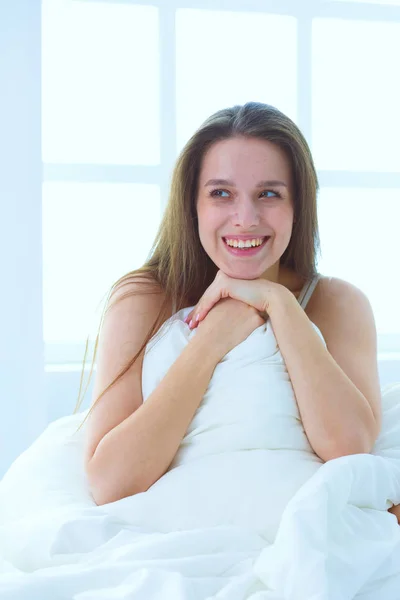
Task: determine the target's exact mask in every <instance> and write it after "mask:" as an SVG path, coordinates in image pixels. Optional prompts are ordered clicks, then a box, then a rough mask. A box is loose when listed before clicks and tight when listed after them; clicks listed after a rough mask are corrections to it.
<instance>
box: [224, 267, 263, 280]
mask: <svg viewBox="0 0 400 600" xmlns="http://www.w3.org/2000/svg"><path fill="white" fill-rule="evenodd" d="M219 269H220V270H221V271H222V272H223V273H225V274H226V275H228V277H232V279H259V278H260V277H261V276H262V274H263V273H264V272H265V271H266V269H264V268H260V267H256V266H255V265H254V266H251V265H248V266H241V267H240V268H238V267H232V266H230V267H228V266H224V265H222V266H221V267H219Z"/></svg>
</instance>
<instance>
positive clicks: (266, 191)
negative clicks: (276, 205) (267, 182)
mask: <svg viewBox="0 0 400 600" xmlns="http://www.w3.org/2000/svg"><path fill="white" fill-rule="evenodd" d="M262 193H263V194H273V196H270V195H268V196H266V198H277V197H278V196H279V194H278V192H274V191H273V190H264V191H263V192H262Z"/></svg>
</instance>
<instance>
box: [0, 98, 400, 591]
mask: <svg viewBox="0 0 400 600" xmlns="http://www.w3.org/2000/svg"><path fill="white" fill-rule="evenodd" d="M317 189H318V181H317V176H316V172H315V168H314V163H313V160H312V156H311V153H310V150H309V148H308V145H307V142H306V140H305V139H304V137H303V135H302V133H301V132H300V130H299V129H298V127H297V126H296V125H295V124H294V123H293V122H292V121H291V120H290V119H289V118H288V117H286V116H285V115H284V114H282V113H281V112H280V111H279V110H277V109H276V108H274V107H271V106H268V105H265V104H261V103H255V102H250V103H247V104H245V105H243V106H233V107H231V108H227V109H223V110H220V111H218V112H217V113H215V114H214V115H212V116H210V117H209V118H208V119H207V120H206V121H205V123H203V124H202V125H201V126H200V127H199V129H198V130H197V131H196V132H195V134H194V135H193V136H192V138H191V139H190V140H189V141H188V143H187V144H186V146H185V147H184V149H183V151H182V153H181V155H180V156H179V157H178V160H177V163H176V166H175V169H174V172H173V177H172V184H171V193H170V198H169V202H168V204H167V207H166V210H165V213H164V216H163V220H162V222H161V225H160V228H159V231H158V234H157V237H156V239H155V242H154V245H153V248H152V252H151V255H150V257H149V259H148V260H147V261H146V262H145V264H144V265H143V267H142V268H141V269H138V270H136V271H132V272H130V273H128V274H127V275H125V276H124V277H122V278H121V279H120V280H118V281H117V282H116V283H115V284H114V285H113V286H112V289H111V291H110V295H109V298H108V299H107V303H106V310H105V314H104V315H103V319H102V322H101V325H100V328H101V331H100V334H99V336H98V337H97V340H96V347H95V355H94V359H95V358H96V349H97V342H98V343H99V352H98V361H97V373H96V380H95V386H94V392H93V396H94V397H93V401H92V406H91V408H90V410H88V411H87V413H86V414H85V415H79V414H78V415H72V416H71V419H70V418H69V417H68V418H67V421H64V422H63V423H62V424H57V426H56V427H54V429H53V430H52V431H53V432H55V433H54V436H53V440H54V439H55V438H56V434H58V433H60V430H61V429H62V427H65V432H66V433H65V432H64V433H65V438H62V436H61V439H63V442H62V444H61V446H62V452H64V451H65V454H63V456H64V457H66V458H65V464H67V465H70V464H71V463H72V462H73V461H71V459H70V457H71V456H72V455H71V452H72V450H71V436H70V434H71V433H75V434H78V433H79V432H78V431H76V426H77V425H78V423H79V421H82V422H81V424H80V430H82V429H83V431H82V432H81V433H79V435H80V437H79V436H78V437H77V438H75V440H77V441H78V444H77V446H76V447H75V450H76V457H75V458H76V460H75V462H74V463H73V468H74V469H75V470H76V475H74V473H73V469H71V471H67V472H68V477H70V478H71V479H70V480H68V483H71V482H74V483H75V484H76V488H74V489H75V490H79V491H80V492H81V493H82V495H83V496H84V497H85V494H86V496H87V497H86V499H85V502H82V496H77V495H76V494H75V492H74V493H72V492H73V486H72V485H69V486H68V490H67V493H66V494H65V495H64V496H62V497H60V496H57V497H56V496H55V494H54V493H53V488H54V485H55V480H56V481H58V479H57V477H63V476H64V466H65V464H64V463H63V464H62V465H61V468H60V464H61V461H60V462H57V461H56V460H55V459H54V462H53V463H51V461H52V460H53V456H54V455H55V454H54V453H53V452H52V445H51V444H50V443H48V444H47V445H46V444H44V443H43V444H42V445H40V444H39V445H38V446H37V448H36V450H37V452H38V453H39V454H40V457H41V461H44V462H45V461H46V460H47V461H48V462H47V463H46V464H49V462H50V463H51V464H53V467H54V469H53V470H51V469H48V470H47V471H46V472H47V473H49V474H50V475H49V477H48V481H47V488H46V487H45V489H44V490H43V491H42V497H39V499H38V500H36V504H37V506H40V511H39V517H38V516H36V518H35V519H34V521H33V523H32V526H31V527H25V524H26V522H27V521H26V519H25V515H24V520H23V521H22V523H23V525H21V523H20V522H19V521H18V520H17V519H15V518H13V519H8V523H6V524H4V525H3V526H2V527H0V538H1V540H2V549H3V547H4V556H1V555H0V568H2V564H1V559H2V558H3V559H4V560H5V561H9V562H12V561H14V563H15V564H17V565H21V564H23V566H24V569H25V570H26V571H28V572H32V571H35V569H37V568H38V565H39V566H40V567H45V568H43V569H42V570H41V575H40V576H39V574H37V573H36V572H34V573H33V575H34V576H35V577H34V579H33V578H32V579H31V580H29V575H30V573H24V576H25V578H24V580H23V582H22V584H23V585H25V584H27V582H29V581H31V582H33V584H34V585H35V586H36V587H35V590H36V591H38V592H39V586H40V584H41V582H43V589H42V590H41V592H43V593H41V594H40V596H41V597H44V596H45V595H46V594H45V593H44V591H46V593H47V592H50V589H49V587H48V585H53V589H55V587H56V585H57V584H59V583H60V580H61V578H62V577H63V573H64V575H65V572H66V571H65V570H64V569H63V568H62V567H63V566H64V564H65V565H67V564H68V569H67V571H68V575H69V577H70V581H68V584H69V587H68V589H70V590H71V594H72V593H73V594H74V596H75V597H78V595H79V596H80V595H82V594H81V592H82V593H83V595H84V596H85V597H86V595H87V594H86V593H85V592H88V593H89V595H90V597H93V598H95V597H96V598H97V597H98V595H97V590H94V591H93V587H91V586H93V581H94V580H96V584H97V577H98V573H97V572H96V574H95V573H94V572H92V571H90V572H89V568H88V565H89V563H90V565H92V567H93V569H95V568H96V569H97V571H98V567H99V561H100V562H101V563H102V564H101V571H102V572H103V571H104V573H105V575H104V579H103V584H104V586H105V585H107V586H108V587H107V589H108V590H110V588H109V585H110V581H112V582H115V581H117V582H119V581H121V582H122V585H123V586H125V585H126V586H131V587H129V591H127V594H129V596H132V594H133V595H134V596H135V598H136V597H138V599H140V598H143V599H147V598H149V597H155V596H156V597H160V598H164V597H166V598H169V597H171V594H172V596H173V597H174V598H175V597H179V600H191V599H192V598H194V597H195V596H196V597H197V598H206V597H207V598H215V597H217V596H218V597H222V596H223V597H225V598H231V597H233V596H232V594H234V596H235V598H237V600H252V598H254V597H255V595H257V597H258V595H259V594H258V592H261V594H262V595H263V592H265V594H267V595H268V597H270V592H271V590H274V592H275V591H276V592H277V593H276V594H275V593H274V592H273V595H274V597H279V598H283V597H291V598H296V599H297V598H298V599H299V600H308V599H309V598H311V597H322V596H321V594H322V595H323V594H324V593H325V591H326V590H334V592H335V593H336V590H339V591H338V593H337V594H336V596H335V597H339V596H340V597H343V598H344V597H346V598H354V597H355V594H356V593H358V591H359V590H361V588H362V587H363V585H364V583H365V584H366V586H368V585H369V584H370V583H371V582H370V579H371V577H372V576H371V577H370V578H369V576H368V573H367V575H366V572H367V569H366V567H365V565H366V564H367V565H369V568H370V570H371V572H372V573H373V577H375V572H376V569H377V568H378V566H379V565H382V564H383V563H385V562H386V563H387V562H388V561H387V557H388V556H394V558H393V561H392V562H391V563H390V565H389V567H388V570H386V571H385V574H382V572H381V571H380V572H379V574H378V575H376V579H377V580H379V582H380V584H381V582H382V579H383V576H384V575H385V577H387V578H388V579H390V577H389V571H390V569H391V573H390V574H391V575H392V576H393V577H395V578H396V594H398V589H399V586H400V568H397V567H398V564H396V559H397V558H398V559H399V562H400V537H399V535H400V530H399V528H398V526H397V522H396V519H395V516H394V514H391V513H392V512H394V513H395V514H396V510H397V509H396V508H394V509H393V511H391V513H389V512H388V511H387V509H388V508H390V506H392V505H394V504H396V505H397V504H398V503H399V502H400V477H399V470H398V469H396V466H395V464H394V463H395V459H397V458H398V457H397V456H396V453H398V455H399V456H400V448H397V446H396V447H395V448H390V446H395V445H396V443H398V442H396V441H393V438H395V437H396V435H397V434H396V432H397V430H400V422H399V421H400V419H399V418H398V415H399V413H400V404H399V405H398V407H397V409H396V410H397V412H396V413H394V412H393V413H392V414H393V415H394V416H393V417H392V421H395V422H396V423H397V422H399V424H398V425H396V427H397V429H396V432H395V434H394V435H391V436H389V437H390V443H389V442H388V439H387V437H386V438H384V439H383V440H381V442H382V443H381V446H380V453H379V452H378V456H374V455H373V451H376V448H375V446H376V442H377V439H378V436H379V433H380V429H381V426H382V422H383V421H382V409H381V393H380V389H379V378H378V370H377V353H376V331H375V324H374V318H373V314H372V310H371V306H370V304H369V301H368V299H367V298H366V297H365V295H364V294H363V293H361V292H360V290H358V289H357V288H356V287H355V286H353V285H351V284H350V283H348V282H346V281H342V280H339V279H335V278H330V277H324V276H321V275H320V274H319V273H318V272H317V269H316V254H317V250H318V242H319V239H318V221H317V205H316V199H317ZM94 359H93V360H94ZM393 398H394V400H395V399H396V398H395V397H393ZM393 406H394V401H393ZM78 408H79V402H78V406H77V409H78ZM77 409H76V411H77ZM396 415H397V417H396ZM82 416H84V418H83V419H82ZM83 425H86V427H83ZM73 428H74V429H75V431H73ZM386 428H387V427H386ZM384 433H387V431H386V432H384ZM389 433H391V432H389ZM388 448H389V451H388ZM378 450H379V446H378ZM68 453H70V454H68ZM33 454H34V453H29V452H28V455H27V458H28V459H29V460H31V459H32V456H33ZM354 455H358V456H354ZM25 458H26V457H25ZM335 459H340V460H335ZM29 460H27V462H26V463H25V472H24V468H21V476H20V488H23V486H24V485H25V482H26V479H27V474H28V471H29V472H31V464H30V463H29ZM44 462H42V463H41V467H42V466H43V464H44ZM33 463H35V461H33V460H32V464H33ZM38 463H39V461H38V462H37V463H35V464H38ZM21 464H22V467H23V465H24V462H23V461H21V463H20V466H21ZM79 469H81V470H79ZM54 473H56V474H57V476H56V475H54ZM60 473H61V475H59V474H60ZM68 477H67V476H66V478H67V479H68ZM74 477H75V479H74ZM371 482H372V485H371ZM31 487H32V489H34V490H36V489H37V487H38V486H37V485H36V482H35V484H33V485H32V486H31ZM49 490H51V493H49ZM71 490H72V491H71ZM39 496H40V495H39ZM55 497H56V500H59V501H60V504H59V505H58V506H57V507H54V505H51V503H52V502H55V500H54V498H55ZM0 500H2V498H1V497H0ZM3 500H4V499H3ZM12 500H14V499H13V498H12V499H11V500H10V502H9V504H8V507H9V510H10V513H11V516H12V515H13V514H14V513H13V511H14V506H13V504H14V503H13V502H12ZM61 502H63V503H64V504H62V505H61ZM17 504H18V503H17ZM5 506H6V503H5V502H4V501H3V503H2V504H1V507H2V509H1V510H0V516H1V515H3V514H4V510H3V509H4V508H5ZM99 506H101V508H99ZM50 508H51V515H52V518H51V519H49V518H48V515H49V514H50V512H49V510H47V509H50ZM58 509H60V510H58ZM40 515H43V519H41V517H40ZM15 523H16V525H15ZM85 526H87V527H85ZM3 539H7V540H8V542H7V543H8V546H7V544H5V545H3ZM105 541H106V543H104V542H105ZM321 548H323V551H321ZM355 549H356V550H355ZM85 553H87V554H89V559H88V561H87V562H88V564H84V558H85ZM346 553H347V554H346ZM94 559H95V560H94ZM327 563H328V564H330V565H331V566H332V568H331V569H326V568H325V567H326V564H327ZM76 565H77V567H76V570H78V573H79V575H80V577H71V574H72V572H73V573H74V575H75V574H76V570H75V571H73V569H75V566H76ZM51 567H54V571H53V570H51V571H50V568H51ZM60 567H61V568H60ZM385 568H386V567H385ZM79 569H81V571H79ZM123 569H125V570H123ZM189 572H190V575H188V573H189ZM353 572H354V575H353ZM315 573H318V577H315ZM350 573H351V575H350ZM11 575H12V577H14V575H15V573H12V574H11ZM36 575H38V576H37V577H36ZM85 575H86V577H85ZM95 575H96V576H95ZM89 579H90V581H89ZM10 580H11V579H10ZM10 580H8V581H7V582H6V585H7V586H8V587H7V592H10V589H11V588H10V585H11V584H10V583H9V582H10ZM105 580H107V582H105ZM13 581H16V585H17V584H20V582H21V580H19V581H17V580H16V579H15V580H14V579H13ZM50 581H51V582H52V583H50ZM391 582H393V578H392V579H391ZM373 583H375V582H373ZM0 584H1V580H0ZM47 584H48V585H47ZM45 585H47V587H46V588H45ZM112 585H114V583H113V584H112ZM288 585H289V586H290V590H293V593H291V592H290V591H289V592H288V593H287V591H288ZM73 586H75V587H74V589H73ZM61 587H62V586H61V585H59V587H58V589H61ZM369 589H371V588H369ZM0 590H1V587H0ZM72 590H73V591H72ZM124 590H128V587H124ZM177 590H178V592H177ZM299 590H300V591H301V594H299V593H298V592H299ZM92 591H93V594H92ZM119 592H120V589H118V590H117V593H119ZM130 592H132V594H130ZM136 592H138V593H139V594H140V592H143V593H142V594H140V595H137V593H136ZM253 592H254V594H255V595H253ZM278 592H279V593H278ZM381 592H382V593H381ZM105 594H106V596H107V597H109V594H108V592H107V591H105ZM177 594H178V595H177ZM0 595H1V592H0ZM47 595H48V594H47ZM55 595H56V594H54V593H53V597H55ZM26 597H28V596H26ZM29 597H31V596H29ZM124 597H125V596H124ZM126 597H128V596H127V595H126ZM369 598H371V600H381V598H385V600H389V599H390V600H392V598H394V599H397V595H396V596H392V597H390V596H388V595H387V594H386V591H385V590H383V591H382V589H379V595H377V596H374V597H373V596H369Z"/></svg>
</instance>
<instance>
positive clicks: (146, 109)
mask: <svg viewBox="0 0 400 600" xmlns="http://www.w3.org/2000/svg"><path fill="white" fill-rule="evenodd" d="M42 40H43V42H42V44H43V46H42V65H43V81H42V86H43V87H42V96H43V98H42V100H43V104H42V106H43V109H42V110H43V112H42V118H43V160H44V161H45V162H52V163H100V164H101V163H108V164H143V165H154V164H158V163H159V160H160V158H159V135H160V134H159V129H160V124H159V96H160V93H159V82H158V78H159V55H158V53H159V47H158V46H159V45H158V11H157V9H156V8H154V7H148V6H135V5H130V6H129V5H123V4H117V3H101V2H76V1H71V0H43V22H42Z"/></svg>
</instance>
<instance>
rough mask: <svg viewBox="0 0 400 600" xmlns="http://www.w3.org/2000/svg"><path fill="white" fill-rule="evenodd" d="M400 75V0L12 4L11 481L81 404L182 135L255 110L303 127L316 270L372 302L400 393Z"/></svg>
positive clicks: (4, 155)
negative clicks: (309, 162) (314, 211)
mask: <svg viewBox="0 0 400 600" xmlns="http://www.w3.org/2000/svg"><path fill="white" fill-rule="evenodd" d="M399 65H400V0H386V2H380V1H375V2H374V1H371V0H368V1H366V0H364V1H363V2H361V1H358V0H352V1H343V0H334V1H322V0H315V1H314V0H303V1H302V2H299V1H298V0H279V2H277V1H269V0H229V2H228V1H224V0H207V1H206V0H159V1H156V0H153V1H152V2H146V1H142V2H134V1H133V0H104V1H102V2H99V1H92V0H43V1H40V0H0V228H1V229H0V268H1V294H0V408H1V413H0V477H1V476H2V475H3V474H4V472H5V471H6V469H7V468H8V466H9V465H10V464H11V462H12V461H13V460H14V459H15V458H16V457H17V456H18V455H19V454H20V453H21V452H22V451H23V450H25V449H26V448H27V447H28V446H29V445H30V444H31V443H32V441H33V440H34V439H35V438H36V437H37V435H39V434H40V433H41V432H42V431H43V430H44V428H45V427H46V425H47V424H48V423H49V422H51V421H53V420H54V419H57V418H60V417H62V416H64V415H69V414H71V413H72V412H73V410H74V407H75V404H76V401H77V397H78V393H79V384H80V378H81V369H82V362H83V357H84V353H85V343H86V339H87V337H88V336H89V338H90V339H89V341H90V344H89V352H88V355H87V359H86V371H85V380H86V379H87V377H88V375H89V370H90V367H91V359H92V355H93V347H94V340H95V337H96V333H97V328H98V325H99V322H100V317H101V312H102V310H103V308H104V302H105V299H106V296H107V293H108V291H109V289H110V287H111V285H112V284H113V283H114V282H115V281H116V280H117V279H118V278H119V277H121V276H122V275H123V274H125V273H126V272H128V271H131V270H132V269H135V268H137V267H139V266H140V265H141V264H142V263H143V262H144V260H145V258H146V256H147V254H148V252H149V250H150V245H151V242H152V241H153V238H154V235H155V233H156V230H157V226H158V223H159V221H160V218H161V215H162V212H163V209H164V206H165V203H166V201H167V198H168V188H169V181H170V175H171V170H172V167H173V164H174V161H175V159H176V157H177V154H178V153H179V151H180V150H181V148H182V147H183V145H184V143H185V142H186V140H187V139H188V138H189V136H190V135H191V134H192V133H193V131H194V130H195V129H196V128H197V127H198V126H199V125H200V124H201V122H202V121H203V120H204V119H205V118H206V117H207V116H208V115H210V114H211V113H212V112H214V111H216V110H218V109H220V108H223V107H226V106H230V105H233V104H238V103H239V104H242V103H244V102H246V101H249V100H255V101H261V102H266V103H268V104H273V105H275V106H276V107H278V108H279V109H280V110H282V111H283V112H285V113H286V114H288V115H289V116H290V117H291V118H292V119H293V120H294V121H295V122H296V123H297V124H298V125H299V126H300V128H301V129H302V131H303V133H304V134H305V136H306V138H307V140H308V142H309V144H310V146H311V149H312V152H313V155H314V159H315V164H316V167H317V170H318V175H319V180H320V186H321V189H320V194H319V199H318V206H319V209H318V210H319V221H320V233H321V247H322V258H321V260H320V262H319V265H318V266H319V271H320V272H321V273H323V274H328V275H332V276H337V277H341V278H343V279H346V280H348V281H351V282H352V283H354V284H355V285H357V286H358V287H360V288H361V289H362V290H363V291H364V292H365V293H366V294H367V295H368V297H369V299H370V301H371V303H372V306H373V309H374V313H375V318H376V325H377V329H378V335H379V357H378V358H379V369H380V377H381V384H382V387H383V386H385V385H386V384H389V383H391V382H396V381H397V382H399V381H400V300H399V292H398V290H399V287H400V269H399V259H400V231H399V223H400V152H399V140H400V117H399V107H400V76H399V71H400V67H399ZM94 376H95V373H94V374H93V375H92V381H91V384H90V386H89V388H88V390H87V392H86V396H85V400H84V402H83V404H82V408H81V410H83V409H85V408H87V407H88V406H89V404H90V400H91V390H92V385H93V380H94ZM84 384H85V381H84Z"/></svg>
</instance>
